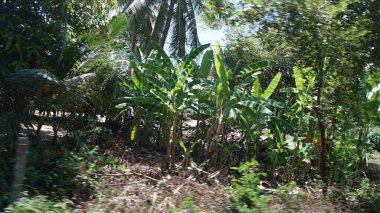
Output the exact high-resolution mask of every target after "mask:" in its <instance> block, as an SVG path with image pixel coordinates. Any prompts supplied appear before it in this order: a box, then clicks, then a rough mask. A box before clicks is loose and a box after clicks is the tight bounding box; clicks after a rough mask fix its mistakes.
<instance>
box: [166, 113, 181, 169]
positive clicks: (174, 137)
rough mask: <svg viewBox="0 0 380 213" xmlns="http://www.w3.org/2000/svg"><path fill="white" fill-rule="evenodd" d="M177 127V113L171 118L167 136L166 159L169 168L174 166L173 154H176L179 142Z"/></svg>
mask: <svg viewBox="0 0 380 213" xmlns="http://www.w3.org/2000/svg"><path fill="white" fill-rule="evenodd" d="M178 127H179V117H178V115H175V116H174V118H173V123H172V126H171V128H170V138H169V146H168V147H169V148H168V160H169V166H170V169H173V168H175V155H176V149H177V145H178V143H179V134H178Z"/></svg>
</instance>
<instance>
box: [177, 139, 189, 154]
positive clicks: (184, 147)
mask: <svg viewBox="0 0 380 213" xmlns="http://www.w3.org/2000/svg"><path fill="white" fill-rule="evenodd" d="M179 145H180V146H181V147H182V149H183V151H184V152H185V153H187V148H186V146H185V143H183V141H180V142H179Z"/></svg>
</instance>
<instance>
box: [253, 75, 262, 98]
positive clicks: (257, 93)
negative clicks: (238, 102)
mask: <svg viewBox="0 0 380 213" xmlns="http://www.w3.org/2000/svg"><path fill="white" fill-rule="evenodd" d="M252 96H253V97H257V98H258V97H261V86H260V79H259V77H257V78H256V80H255V83H253V88H252Z"/></svg>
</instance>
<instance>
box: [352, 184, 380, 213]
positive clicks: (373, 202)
mask: <svg viewBox="0 0 380 213" xmlns="http://www.w3.org/2000/svg"><path fill="white" fill-rule="evenodd" d="M356 194H357V196H358V198H359V199H360V200H361V201H362V202H364V204H365V205H364V206H365V207H366V208H367V210H368V211H371V212H380V186H379V185H376V184H371V183H370V182H369V180H368V178H364V179H363V180H362V182H361V184H360V188H359V189H357V190H356Z"/></svg>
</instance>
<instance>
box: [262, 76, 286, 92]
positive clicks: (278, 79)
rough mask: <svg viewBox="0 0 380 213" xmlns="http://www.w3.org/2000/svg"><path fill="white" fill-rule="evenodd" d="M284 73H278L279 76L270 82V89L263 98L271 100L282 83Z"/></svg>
mask: <svg viewBox="0 0 380 213" xmlns="http://www.w3.org/2000/svg"><path fill="white" fill-rule="evenodd" d="M281 76H282V73H281V72H278V73H277V75H276V76H275V77H274V78H273V80H272V81H271V82H270V84H269V86H268V88H267V89H266V90H265V91H264V93H263V95H262V96H261V97H263V98H269V97H270V96H271V95H272V94H273V92H274V90H275V89H276V88H277V86H278V83H280V80H281Z"/></svg>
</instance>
